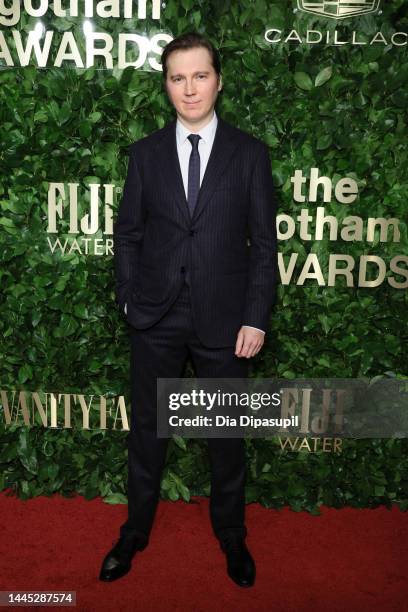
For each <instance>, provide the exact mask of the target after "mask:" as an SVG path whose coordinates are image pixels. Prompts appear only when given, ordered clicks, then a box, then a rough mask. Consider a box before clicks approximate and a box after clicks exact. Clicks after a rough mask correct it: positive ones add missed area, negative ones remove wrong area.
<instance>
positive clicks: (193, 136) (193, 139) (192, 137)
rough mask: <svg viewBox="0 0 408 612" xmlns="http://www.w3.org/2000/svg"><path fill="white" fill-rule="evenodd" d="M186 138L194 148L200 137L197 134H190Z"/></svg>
mask: <svg viewBox="0 0 408 612" xmlns="http://www.w3.org/2000/svg"><path fill="white" fill-rule="evenodd" d="M187 138H188V139H189V141H190V142H191V146H192V147H193V148H194V147H195V148H197V147H198V141H199V140H200V138H201V136H200V135H199V134H190V135H189V136H187Z"/></svg>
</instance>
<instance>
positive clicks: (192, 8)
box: [0, 0, 408, 513]
mask: <svg viewBox="0 0 408 612" xmlns="http://www.w3.org/2000/svg"><path fill="white" fill-rule="evenodd" d="M295 5H296V3H295V2H289V1H288V0H271V1H268V2H266V1H264V0H247V1H246V2H236V1H232V0H231V1H227V0H224V1H223V2H217V1H216V0H194V1H193V0H180V1H176V0H169V2H168V3H167V7H166V8H165V10H163V14H162V19H161V22H160V24H158V23H157V22H153V21H147V25H146V30H147V31H149V32H151V33H154V32H155V31H158V30H163V29H165V30H166V31H168V32H169V33H171V34H172V35H173V36H177V35H179V34H181V33H182V32H185V31H189V30H198V31H200V32H203V33H204V34H206V35H207V36H209V37H210V38H211V39H212V40H213V42H214V43H215V44H216V45H217V46H218V48H219V49H220V52H221V56H222V65H223V78H224V90H223V92H222V94H221V95H220V97H219V100H218V102H217V112H218V113H219V114H220V116H222V117H223V118H224V119H225V120H226V121H229V122H230V123H232V124H234V125H237V126H238V127H240V128H242V129H243V130H246V131H248V132H250V133H252V134H254V135H255V136H257V137H258V138H260V139H262V140H263V141H265V142H266V143H267V144H268V145H269V147H270V152H271V160H272V169H273V175H274V180H275V185H276V188H277V193H278V199H279V212H285V213H287V214H290V215H295V214H298V213H299V211H300V207H299V205H298V204H296V203H294V202H293V197H292V192H291V183H290V177H291V176H292V174H293V172H294V169H303V173H304V174H305V175H308V173H309V170H310V168H311V167H317V168H319V169H320V172H321V173H322V174H324V175H326V176H330V177H334V179H336V177H337V179H338V178H340V177H342V176H346V175H350V173H351V175H352V176H355V178H356V180H358V185H359V191H360V196H359V198H358V200H357V201H356V202H355V203H354V204H353V210H352V212H351V213H350V212H348V211H349V209H348V207H347V206H345V205H341V204H339V203H337V202H334V203H332V204H330V203H329V204H325V208H326V214H332V215H335V216H339V217H344V216H345V215H346V214H355V215H359V216H361V217H363V218H367V217H369V216H370V217H397V218H399V219H401V220H402V223H401V225H400V227H401V232H402V234H401V242H400V243H399V244H393V243H391V242H390V243H380V242H378V241H377V242H375V243H374V244H367V243H366V242H364V241H363V242H355V243H353V242H349V243H344V242H341V241H339V242H329V241H328V240H327V239H325V240H322V241H320V242H314V241H310V242H304V241H303V242H302V241H301V240H300V239H299V238H298V237H296V236H295V237H294V238H293V239H291V240H289V241H287V242H283V241H282V242H281V243H280V249H279V250H280V251H281V252H282V253H283V254H284V257H286V255H288V254H289V253H291V252H296V253H298V255H299V259H298V266H297V269H300V268H301V264H302V262H304V261H305V259H306V256H307V254H308V253H309V252H314V253H317V254H318V256H319V260H320V261H321V262H322V263H323V265H327V260H328V255H329V253H330V252H334V253H347V254H350V255H352V256H353V257H354V258H355V259H356V260H358V258H359V256H360V255H363V254H375V255H378V256H380V257H382V258H383V259H384V260H385V261H389V259H390V258H391V257H392V256H393V255H395V254H401V253H405V254H407V228H406V222H405V219H406V198H407V193H408V178H407V173H406V168H407V165H408V146H407V108H408V60H407V55H406V47H399V48H397V47H391V45H387V46H384V45H379V44H377V45H373V46H369V45H367V46H351V45H344V46H333V45H324V44H321V45H298V44H295V43H291V44H276V45H273V46H271V45H269V44H267V43H266V42H265V40H264V36H263V35H264V31H265V29H267V28H268V27H276V28H280V29H282V30H283V31H285V32H287V33H289V32H290V30H292V29H293V28H296V29H297V30H299V31H300V30H302V31H306V29H308V28H309V29H322V30H330V31H333V30H334V29H335V28H337V30H339V32H340V38H344V36H350V32H351V30H359V31H360V32H361V33H364V34H365V35H366V36H368V37H370V36H372V35H374V34H375V32H376V31H377V30H379V29H381V31H382V32H383V33H384V35H386V36H388V37H389V36H390V35H391V33H393V32H395V31H397V30H399V31H401V30H405V31H406V30H407V29H408V16H407V10H406V8H404V2H403V0H396V1H394V2H386V3H385V2H384V6H383V13H382V15H381V16H378V15H374V16H373V15H368V16H365V17H360V18H354V19H352V20H348V21H347V20H346V21H344V22H342V23H339V22H335V21H334V20H331V19H324V18H319V17H316V16H312V15H307V14H305V13H301V12H297V13H294V12H293V8H294V6H295ZM43 21H44V23H45V25H46V26H47V27H49V28H51V29H53V30H54V31H55V32H56V33H57V34H59V35H60V36H61V35H62V32H63V31H65V30H66V29H72V30H73V31H75V29H77V30H78V32H79V29H80V27H81V24H79V21H80V20H78V19H69V18H67V19H64V20H61V19H56V18H55V17H54V18H53V19H49V21H48V22H47V19H44V20H43ZM94 21H95V23H96V25H97V28H96V29H97V30H98V31H104V30H107V31H109V33H111V34H112V35H113V36H115V34H116V35H117V33H118V32H119V31H123V30H124V29H125V27H127V28H128V29H129V30H131V29H132V26H129V25H126V26H125V25H124V22H123V21H121V20H117V19H115V20H114V19H112V20H110V22H109V23H108V24H107V20H98V18H96V19H95V20H94ZM350 22H351V24H352V25H350ZM20 25H21V29H22V30H23V31H26V32H27V31H28V30H29V29H32V27H33V23H32V22H31V21H30V19H26V20H22V22H21V24H20ZM143 25H145V22H144V23H143ZM136 27H137V25H136V26H134V25H133V28H136ZM0 84H1V87H0V120H1V133H2V147H1V150H0V171H1V176H0V204H1V218H0V224H1V225H0V229H1V232H0V247H1V259H2V267H1V270H0V274H1V287H2V291H1V299H0V312H1V318H0V329H1V334H2V342H1V348H0V351H1V363H2V368H1V389H4V390H8V391H12V390H14V389H19V390H20V389H27V390H30V391H35V390H40V389H41V390H44V391H55V392H64V393H67V392H72V393H86V394H96V395H105V396H108V397H110V396H111V397H114V396H119V395H123V394H124V395H125V397H126V399H127V402H129V364H128V362H129V343H128V335H127V334H128V329H127V323H126V322H125V320H124V318H123V317H122V315H121V314H120V312H119V311H118V309H117V307H116V305H115V302H114V276H113V265H112V263H113V262H112V258H111V257H109V256H108V257H103V256H102V257H98V256H83V255H80V254H75V253H73V254H71V255H61V254H60V255H58V254H51V253H50V251H49V248H48V245H47V242H46V226H47V189H48V184H49V183H50V182H63V183H69V182H79V183H80V189H81V190H83V191H86V189H87V185H88V184H89V183H92V182H98V183H101V184H104V183H115V184H116V185H122V184H123V181H124V177H125V173H126V167H127V155H128V146H129V144H130V143H132V142H133V141H135V140H137V139H139V138H141V137H142V136H144V135H147V134H149V133H151V132H152V131H154V130H156V129H158V128H160V127H162V126H164V125H165V124H166V123H167V122H168V121H169V120H170V119H172V118H173V109H172V107H171V105H170V104H169V102H168V100H167V97H166V95H165V92H164V90H163V87H162V77H161V73H159V72H153V71H137V70H134V69H133V68H128V69H125V70H124V71H119V70H117V69H116V68H114V69H113V70H101V69H97V67H94V68H89V69H85V70H79V69H78V70H77V69H75V68H70V67H67V66H65V67H64V68H58V69H55V68H47V69H37V68H34V67H25V68H21V67H20V68H13V69H4V70H0ZM353 173H354V174H353ZM83 200H85V198H83ZM306 205H307V204H306ZM80 206H81V205H80ZM83 212H86V210H84V211H83ZM62 228H63V230H62V232H60V238H63V237H64V236H68V234H67V232H68V222H66V221H65V222H63V223H62ZM97 237H100V238H101V237H102V233H101V232H99V234H98V236H97ZM406 310H407V295H406V291H401V290H396V289H393V288H392V287H390V286H389V284H388V283H386V282H385V283H383V284H382V285H380V286H379V287H377V288H372V289H367V288H357V287H355V288H347V287H346V286H345V285H342V283H341V282H340V283H338V284H337V285H336V287H327V286H323V287H319V286H318V285H317V283H315V282H313V281H306V283H305V285H304V286H297V285H296V284H295V283H292V284H290V285H288V286H283V285H281V286H280V287H279V291H278V300H277V305H276V308H275V310H274V312H273V314H272V316H271V321H270V329H269V332H268V334H267V339H266V345H265V346H264V349H263V350H262V351H261V353H260V354H259V355H258V356H257V357H256V358H255V359H254V360H253V363H252V375H253V376H265V377H284V378H288V379H290V378H294V377H305V378H306V377H314V378H318V377H326V376H330V377H339V378H348V377H361V376H364V377H369V378H371V377H374V376H397V377H402V378H404V377H406V376H407V374H408V372H407V358H406V357H407V356H406V342H407V333H406ZM404 325H405V327H404ZM128 405H129V403H128ZM125 436H126V434H125V432H118V431H110V430H108V431H101V430H90V431H86V430H85V431H82V430H80V429H75V428H73V429H72V430H69V429H58V430H51V429H44V428H42V427H40V426H39V425H38V424H33V426H32V427H30V428H26V427H22V426H21V425H19V426H17V425H12V426H11V427H5V425H4V419H2V420H1V425H0V440H1V448H0V466H1V474H0V490H1V489H3V488H5V487H12V488H13V489H14V490H15V491H16V493H17V494H18V495H19V496H20V497H22V498H27V497H31V496H35V495H40V494H42V495H44V494H45V495H48V494H51V493H52V492H54V491H59V492H61V493H62V494H64V495H71V494H73V493H74V492H78V493H81V494H83V495H85V496H86V497H87V498H92V497H94V496H96V495H103V496H104V497H105V499H106V501H107V502H110V503H117V502H124V501H125V500H126V474H127V470H126V457H127V449H126V445H125ZM247 444H248V446H247V448H248V462H249V463H248V466H249V473H248V486H247V501H248V502H252V501H259V502H261V503H262V504H264V505H266V506H269V507H276V508H278V507H281V506H283V505H284V504H290V506H291V507H292V508H293V509H294V510H300V509H307V510H309V511H310V512H314V513H318V512H319V511H318V507H319V505H320V504H322V503H324V504H327V505H329V506H334V507H341V506H345V505H353V506H361V507H373V506H376V505H379V504H386V505H388V506H389V505H390V504H391V503H393V502H396V503H398V504H399V505H400V508H401V509H407V508H408V458H407V449H408V444H407V440H406V439H399V440H394V439H392V440H391V439H390V440H386V439H384V440H374V439H373V440H356V441H351V440H344V442H343V452H342V453H341V454H339V455H335V454H329V453H324V452H316V453H308V452H299V453H291V452H286V451H285V452H282V451H281V449H280V446H279V443H278V441H277V440H262V439H257V440H254V441H248V443H247ZM208 468H209V466H208V459H207V456H206V443H205V442H203V441H199V440H194V441H193V440H190V441H185V440H182V439H177V440H175V441H172V442H171V443H170V445H169V454H168V460H167V465H166V468H165V472H164V475H163V480H162V496H163V497H166V498H170V499H177V498H178V497H180V496H181V497H182V498H183V499H185V500H189V498H190V495H191V494H204V495H208V494H209V469H208Z"/></svg>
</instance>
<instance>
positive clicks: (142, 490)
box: [120, 283, 248, 545]
mask: <svg viewBox="0 0 408 612" xmlns="http://www.w3.org/2000/svg"><path fill="white" fill-rule="evenodd" d="M130 342H131V357H130V377H131V425H130V432H129V434H128V436H127V442H128V519H127V521H126V522H125V523H124V524H123V525H122V526H121V527H120V535H121V536H130V537H135V538H136V540H137V541H140V543H141V544H143V545H147V543H148V541H149V536H150V531H151V528H152V525H153V520H154V515H155V512H156V507H157V503H158V500H159V497H160V481H161V476H162V471H163V468H164V465H165V460H166V451H167V446H168V442H169V439H168V438H158V437H157V388H156V385H157V381H156V379H157V378H180V377H182V375H183V372H184V367H185V363H186V360H187V357H188V356H190V358H191V361H192V365H193V368H194V370H195V374H196V376H197V377H198V378H246V377H247V376H248V360H247V358H246V357H241V358H239V357H237V356H236V355H235V346H230V347H225V348H208V347H205V346H204V345H203V344H202V342H201V341H200V339H199V337H198V336H197V333H196V331H195V328H194V320H193V313H192V308H191V300H190V288H189V286H188V285H187V284H186V283H184V285H183V286H182V288H181V290H180V293H179V295H178V297H177V298H176V300H175V302H174V303H173V304H172V306H171V307H170V309H169V310H168V311H167V313H166V314H165V315H164V316H163V317H162V318H161V319H160V320H159V321H158V322H157V323H156V324H155V325H153V326H152V327H150V328H148V329H144V330H138V329H136V328H135V327H133V326H132V327H131V331H130ZM207 442H208V451H209V459H210V469H211V495H210V519H211V524H212V528H213V531H214V533H215V535H216V537H218V538H219V539H222V537H223V535H226V534H227V533H228V532H231V531H233V532H236V533H239V534H241V535H243V536H244V537H245V536H246V533H247V532H246V527H245V479H246V454H245V442H244V440H243V439H242V438H209V439H208V440H207Z"/></svg>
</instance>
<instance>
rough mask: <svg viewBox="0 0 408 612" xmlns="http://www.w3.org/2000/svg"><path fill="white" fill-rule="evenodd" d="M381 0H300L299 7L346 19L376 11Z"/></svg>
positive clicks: (309, 11) (302, 9) (306, 10)
mask: <svg viewBox="0 0 408 612" xmlns="http://www.w3.org/2000/svg"><path fill="white" fill-rule="evenodd" d="M380 2H381V0H320V2H308V1H307V0H298V7H299V9H300V10H301V11H305V12H306V13H314V14H315V15H324V16H325V17H332V18H333V19H345V18H346V17H355V16H357V15H366V14H367V13H375V11H377V10H378V8H379V6H380Z"/></svg>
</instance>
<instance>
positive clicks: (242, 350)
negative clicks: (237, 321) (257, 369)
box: [235, 325, 265, 358]
mask: <svg viewBox="0 0 408 612" xmlns="http://www.w3.org/2000/svg"><path fill="white" fill-rule="evenodd" d="M264 339H265V334H264V333H263V332H262V331H260V330H258V329H255V328H254V327H249V326H246V325H243V326H242V327H241V329H240V330H239V332H238V336H237V343H236V345H235V355H236V356H237V357H247V358H250V357H253V356H254V355H256V354H257V353H259V351H260V350H261V348H262V346H263V343H264Z"/></svg>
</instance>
